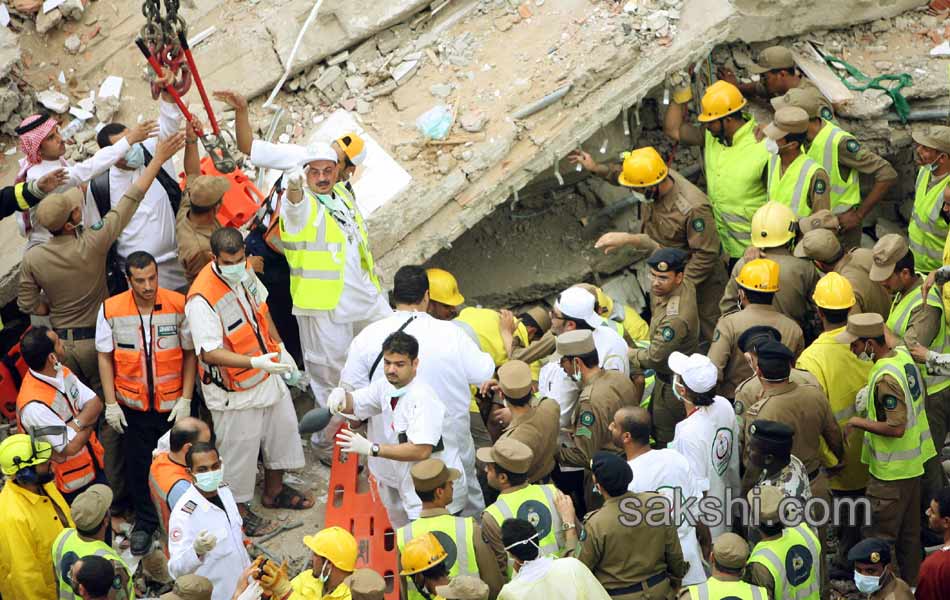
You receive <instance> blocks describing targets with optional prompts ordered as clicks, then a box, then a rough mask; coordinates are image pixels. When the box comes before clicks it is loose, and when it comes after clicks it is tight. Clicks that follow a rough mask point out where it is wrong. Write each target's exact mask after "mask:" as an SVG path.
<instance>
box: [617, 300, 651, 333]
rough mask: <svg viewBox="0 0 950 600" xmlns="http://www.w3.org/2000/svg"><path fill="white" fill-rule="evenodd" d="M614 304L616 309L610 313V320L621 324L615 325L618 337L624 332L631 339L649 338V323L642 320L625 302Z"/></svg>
mask: <svg viewBox="0 0 950 600" xmlns="http://www.w3.org/2000/svg"><path fill="white" fill-rule="evenodd" d="M614 306H616V307H617V310H616V311H614V313H613V314H612V315H610V320H611V321H613V322H614V323H618V324H620V325H621V326H620V327H617V333H619V334H620V337H623V336H624V333H626V334H627V336H628V337H629V338H630V339H631V340H633V341H640V340H649V339H650V324H649V323H647V322H646V321H644V320H643V317H641V316H640V315H639V314H638V313H637V311H635V310H633V308H631V307H629V306H627V305H626V304H620V303H616V304H615V305H614Z"/></svg>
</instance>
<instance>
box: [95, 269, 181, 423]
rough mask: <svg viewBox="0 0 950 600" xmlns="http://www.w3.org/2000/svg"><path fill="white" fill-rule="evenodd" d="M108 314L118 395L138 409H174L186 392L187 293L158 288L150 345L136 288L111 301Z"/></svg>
mask: <svg viewBox="0 0 950 600" xmlns="http://www.w3.org/2000/svg"><path fill="white" fill-rule="evenodd" d="M103 314H104V316H105V319H106V321H108V322H109V326H110V327H112V342H113V352H112V364H113V368H114V369H115V397H116V400H117V401H118V402H119V404H121V405H123V406H125V407H126V408H130V409H132V410H140V411H147V410H150V409H151V410H156V411H158V412H160V413H167V412H169V411H171V409H172V408H174V407H175V402H176V401H177V400H178V398H179V397H180V396H181V391H182V380H181V374H182V356H183V355H182V349H181V343H180V340H181V338H180V337H179V336H180V334H181V328H182V325H183V323H184V322H185V296H184V295H182V294H179V293H178V292H173V291H171V290H166V289H162V288H159V289H158V291H157V293H156V296H155V307H154V308H153V309H152V317H151V324H150V327H149V328H150V332H149V345H148V347H146V346H145V335H144V332H143V330H142V326H143V324H144V321H143V320H142V317H141V316H140V315H139V310H138V307H136V305H135V298H133V297H132V290H129V291H126V292H123V293H121V294H118V295H116V296H113V297H111V298H109V299H108V300H106V301H105V303H104V306H103Z"/></svg>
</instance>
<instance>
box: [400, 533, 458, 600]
mask: <svg viewBox="0 0 950 600" xmlns="http://www.w3.org/2000/svg"><path fill="white" fill-rule="evenodd" d="M448 558H449V555H448V553H447V552H446V551H445V548H443V547H442V544H441V543H440V542H439V539H438V538H437V537H436V536H435V535H434V534H432V533H425V534H422V535H420V536H418V537H416V538H414V539H412V540H410V541H409V542H408V543H407V544H406V545H405V546H404V547H403V548H402V549H401V550H400V553H399V567H400V570H399V574H400V575H401V576H402V577H403V586H405V585H406V584H405V580H406V579H409V580H410V581H412V585H413V588H412V589H413V590H419V591H417V592H416V594H417V597H419V598H426V599H428V598H432V597H433V596H432V594H434V593H435V588H437V587H441V586H444V585H448V583H449V567H448V565H447V564H446V562H447V561H448ZM423 594H424V595H423ZM410 597H412V596H410ZM435 598H436V600H438V596H436V597H435Z"/></svg>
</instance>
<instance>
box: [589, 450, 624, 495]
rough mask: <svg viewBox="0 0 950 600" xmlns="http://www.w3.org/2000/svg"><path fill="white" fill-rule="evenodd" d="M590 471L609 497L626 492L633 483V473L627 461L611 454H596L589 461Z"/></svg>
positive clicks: (600, 452)
mask: <svg viewBox="0 0 950 600" xmlns="http://www.w3.org/2000/svg"><path fill="white" fill-rule="evenodd" d="M590 470H591V472H592V473H593V474H594V477H596V478H597V483H599V484H600V485H601V486H603V488H604V489H605V490H607V493H609V494H610V495H611V496H618V495H620V494H622V493H623V492H625V491H627V486H629V485H630V482H631V481H633V471H631V470H630V465H629V464H627V461H626V460H624V459H623V458H621V457H620V456H618V455H616V454H614V453H613V452H604V451H603V450H601V451H599V452H596V453H595V454H594V457H593V458H592V459H591V461H590Z"/></svg>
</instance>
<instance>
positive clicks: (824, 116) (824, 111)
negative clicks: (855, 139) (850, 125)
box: [819, 106, 835, 121]
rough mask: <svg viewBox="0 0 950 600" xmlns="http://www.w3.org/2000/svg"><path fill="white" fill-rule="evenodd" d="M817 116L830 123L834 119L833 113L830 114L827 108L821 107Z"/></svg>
mask: <svg viewBox="0 0 950 600" xmlns="http://www.w3.org/2000/svg"><path fill="white" fill-rule="evenodd" d="M819 116H820V117H821V118H822V119H824V120H826V121H830V120H831V119H833V118H835V113H833V112H831V109H830V108H828V107H827V106H822V107H821V110H820V111H819Z"/></svg>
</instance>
